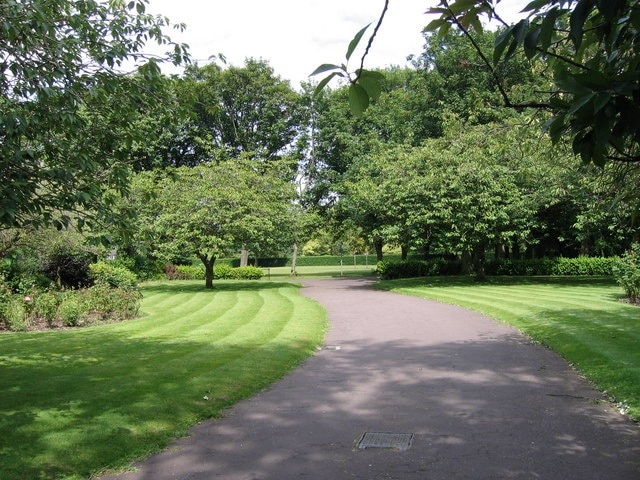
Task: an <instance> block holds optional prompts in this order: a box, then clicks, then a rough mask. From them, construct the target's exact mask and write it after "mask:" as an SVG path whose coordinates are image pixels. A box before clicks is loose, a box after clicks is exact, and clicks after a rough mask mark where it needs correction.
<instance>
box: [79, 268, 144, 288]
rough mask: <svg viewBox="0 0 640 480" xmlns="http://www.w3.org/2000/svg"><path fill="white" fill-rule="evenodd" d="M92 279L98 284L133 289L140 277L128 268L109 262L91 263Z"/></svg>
mask: <svg viewBox="0 0 640 480" xmlns="http://www.w3.org/2000/svg"><path fill="white" fill-rule="evenodd" d="M89 271H90V275H91V279H93V282H94V283H95V284H96V285H108V286H110V287H114V288H123V289H125V290H132V289H134V288H135V287H136V285H137V284H138V277H137V276H136V274H135V273H133V272H132V271H130V270H129V269H127V268H126V267H121V266H118V265H114V264H111V263H107V262H97V263H92V264H91V265H89Z"/></svg>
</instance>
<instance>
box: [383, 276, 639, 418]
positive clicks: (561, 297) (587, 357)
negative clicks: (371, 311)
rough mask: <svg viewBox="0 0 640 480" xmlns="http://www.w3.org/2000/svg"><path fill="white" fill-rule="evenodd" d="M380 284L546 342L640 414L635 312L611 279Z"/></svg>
mask: <svg viewBox="0 0 640 480" xmlns="http://www.w3.org/2000/svg"><path fill="white" fill-rule="evenodd" d="M380 287H381V288H384V289H389V290H394V291H398V292H400V293H406V294H410V295H416V296H421V297H424V298H431V299H435V300H438V301H441V302H445V303H451V304H454V305H459V306H463V307H467V308H470V309H472V310H476V311H479V312H481V313H484V314H486V315H488V316H491V317H493V318H495V319H497V320H500V321H503V322H505V323H509V324H511V325H513V326H514V327H516V328H518V329H520V330H521V331H523V332H524V333H526V334H528V335H529V336H531V337H532V338H534V339H535V340H537V341H540V342H541V343H543V344H545V345H547V346H549V347H551V348H552V349H553V350H555V351H556V352H558V353H559V354H560V355H562V356H564V357H565V358H566V359H567V360H568V361H569V362H570V363H571V364H573V365H574V366H576V368H577V369H578V370H579V371H581V372H582V373H583V374H584V375H585V376H587V377H588V378H589V379H590V380H592V381H593V382H594V383H595V384H596V385H597V386H598V388H600V389H601V390H603V391H606V392H607V393H609V394H610V395H611V396H612V397H613V398H614V399H616V401H618V402H620V403H621V404H623V405H625V406H626V407H628V411H629V413H630V414H631V415H632V416H633V417H634V418H636V419H638V418H640V309H639V308H638V307H636V306H632V305H628V304H626V303H624V302H621V301H620V297H621V296H622V291H621V290H620V289H619V287H617V286H616V285H615V283H614V282H613V281H612V280H611V279H608V280H607V279H597V278H596V279H585V278H564V279H562V278H548V279H540V278H492V279H490V280H489V282H488V283H487V284H478V283H474V281H473V280H470V279H460V278H449V279H447V278H436V279H433V278H429V279H412V280H398V281H392V282H381V284H380Z"/></svg>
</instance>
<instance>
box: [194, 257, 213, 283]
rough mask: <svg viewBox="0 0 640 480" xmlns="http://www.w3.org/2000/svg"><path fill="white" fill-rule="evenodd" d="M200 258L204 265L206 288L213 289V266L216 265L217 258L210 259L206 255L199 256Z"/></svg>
mask: <svg viewBox="0 0 640 480" xmlns="http://www.w3.org/2000/svg"><path fill="white" fill-rule="evenodd" d="M198 258H199V259H200V261H201V262H202V263H203V264H204V286H205V288H213V265H214V264H215V263H216V257H211V258H208V257H207V256H206V255H198Z"/></svg>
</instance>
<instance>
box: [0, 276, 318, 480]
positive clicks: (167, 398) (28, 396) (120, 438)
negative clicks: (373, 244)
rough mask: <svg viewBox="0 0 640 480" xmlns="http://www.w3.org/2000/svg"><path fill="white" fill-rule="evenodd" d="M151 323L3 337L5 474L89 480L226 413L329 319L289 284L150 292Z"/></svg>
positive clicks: (0, 449)
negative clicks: (202, 421) (91, 476)
mask: <svg viewBox="0 0 640 480" xmlns="http://www.w3.org/2000/svg"><path fill="white" fill-rule="evenodd" d="M143 293H144V296H145V298H144V301H143V306H142V310H143V311H144V312H145V314H146V316H145V317H143V318H140V319H136V320H133V321H128V322H125V323H120V324H115V325H109V326H102V327H95V328H87V329H83V330H66V331H56V332H46V333H45V332H43V333H28V334H27V333H20V334H3V335H0V433H1V436H0V478H2V479H11V480H22V479H24V480H26V479H61V478H64V479H76V478H78V479H79V478H87V477H88V476H89V475H91V474H95V473H97V472H99V471H102V470H104V469H106V468H121V467H123V466H125V465H126V463H127V462H128V461H130V460H131V459H133V458H136V457H139V456H144V455H148V454H149V453H150V452H153V451H156V450H158V449H159V448H161V447H162V446H164V445H166V444H167V443H168V442H169V441H170V440H171V439H173V438H175V437H177V436H180V435H181V434H184V432H185V431H186V430H187V429H188V427H189V426H191V425H193V424H195V423H196V422H198V421H199V420H201V419H204V418H209V417H215V416H219V415H220V413H221V411H222V410H223V409H224V408H225V407H228V406H229V405H231V404H233V403H235V402H236V401H237V400H239V399H241V398H244V397H247V396H249V395H251V394H253V393H255V392H256V391H259V390H260V389H262V388H264V387H265V386H266V385H268V384H269V383H271V382H273V381H274V380H276V379H278V378H279V377H281V376H282V375H284V374H285V373H286V372H288V371H290V370H291V369H292V368H294V367H295V366H296V365H298V364H299V363H300V362H302V361H303V360H304V359H305V358H306V357H307V356H308V355H310V354H311V353H312V352H313V351H314V349H315V347H316V346H317V345H318V344H319V343H320V342H321V340H322V337H323V334H324V331H325V328H326V321H325V314H324V312H323V310H322V309H321V307H320V306H319V305H317V304H316V303H314V302H313V301H311V300H309V299H307V298H305V297H302V296H301V295H299V293H298V291H297V288H296V287H295V286H294V285H292V284H290V283H277V282H218V283H217V284H216V288H215V289H214V290H213V291H211V290H205V289H204V288H203V286H202V285H201V282H172V283H156V284H148V285H146V286H144V287H143Z"/></svg>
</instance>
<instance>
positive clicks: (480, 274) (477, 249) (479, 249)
mask: <svg viewBox="0 0 640 480" xmlns="http://www.w3.org/2000/svg"><path fill="white" fill-rule="evenodd" d="M485 260H486V245H485V243H484V242H479V243H477V244H475V245H474V247H473V272H474V274H475V276H476V278H477V279H478V280H484V279H485V277H486V275H485V270H484V265H485Z"/></svg>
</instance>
